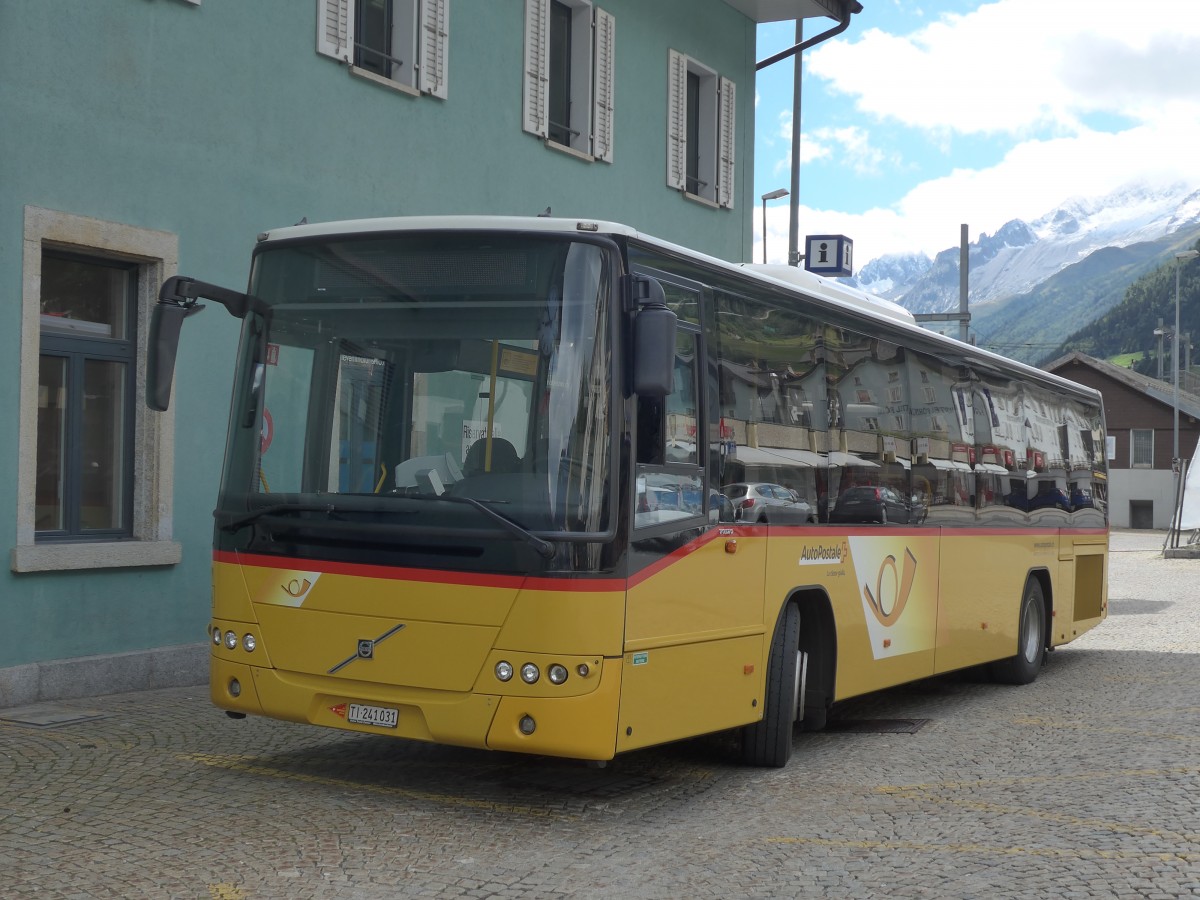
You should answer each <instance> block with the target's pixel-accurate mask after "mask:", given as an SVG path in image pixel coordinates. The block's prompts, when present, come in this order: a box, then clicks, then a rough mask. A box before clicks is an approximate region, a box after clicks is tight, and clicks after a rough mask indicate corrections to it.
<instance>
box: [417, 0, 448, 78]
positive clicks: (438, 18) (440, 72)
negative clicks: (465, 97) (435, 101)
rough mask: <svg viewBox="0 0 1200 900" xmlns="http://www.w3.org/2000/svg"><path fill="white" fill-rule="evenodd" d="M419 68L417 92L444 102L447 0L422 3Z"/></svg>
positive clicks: (418, 54) (418, 55)
mask: <svg viewBox="0 0 1200 900" xmlns="http://www.w3.org/2000/svg"><path fill="white" fill-rule="evenodd" d="M417 40H418V42H419V43H418V47H417V59H418V61H419V65H420V67H421V68H420V73H419V78H420V83H419V84H418V85H417V87H418V89H419V90H421V91H424V92H425V93H426V94H433V96H435V97H441V98H442V99H443V100H445V99H446V76H447V74H448V71H449V70H448V68H447V54H448V51H449V47H450V0H424V2H422V4H421V24H420V33H419V35H418V37H417Z"/></svg>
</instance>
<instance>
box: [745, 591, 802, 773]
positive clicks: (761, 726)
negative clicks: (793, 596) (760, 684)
mask: <svg viewBox="0 0 1200 900" xmlns="http://www.w3.org/2000/svg"><path fill="white" fill-rule="evenodd" d="M799 646H800V610H798V609H797V608H796V605H795V604H794V603H789V604H788V605H787V606H786V607H784V611H783V615H781V616H780V617H779V622H778V623H777V624H776V626H775V636H774V637H773V638H772V639H771V658H770V660H769V661H768V662H767V691H766V697H764V699H763V715H762V720H761V721H758V722H755V723H754V724H753V725H746V726H744V727H743V729H742V760H743V761H744V762H745V763H746V764H747V765H751V766H772V767H774V768H780V767H781V766H784V765H786V764H787V761H788V759H790V758H791V755H792V728H793V727H794V726H795V724H796V709H797V707H798V706H799V705H800V650H799Z"/></svg>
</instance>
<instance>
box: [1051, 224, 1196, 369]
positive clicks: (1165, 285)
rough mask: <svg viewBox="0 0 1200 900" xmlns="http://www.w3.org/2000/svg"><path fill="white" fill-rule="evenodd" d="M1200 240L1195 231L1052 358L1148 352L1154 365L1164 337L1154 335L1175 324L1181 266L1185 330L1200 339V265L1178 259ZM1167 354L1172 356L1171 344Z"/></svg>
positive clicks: (1181, 294)
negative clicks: (1072, 352)
mask: <svg viewBox="0 0 1200 900" xmlns="http://www.w3.org/2000/svg"><path fill="white" fill-rule="evenodd" d="M1198 242H1200V233H1196V232H1193V234H1192V236H1191V239H1190V240H1188V241H1185V242H1182V243H1180V244H1178V245H1176V246H1174V247H1172V248H1170V249H1169V252H1168V253H1167V254H1166V255H1165V257H1159V258H1158V259H1157V260H1156V261H1157V262H1159V263H1160V265H1158V266H1156V267H1155V268H1153V269H1151V270H1150V271H1148V272H1146V273H1144V274H1143V275H1142V276H1141V277H1140V278H1138V279H1137V280H1136V281H1134V282H1133V283H1132V284H1130V285H1129V287H1128V289H1127V290H1126V291H1125V294H1124V297H1123V299H1122V301H1121V302H1120V303H1119V304H1118V305H1117V306H1115V307H1114V308H1112V309H1111V310H1109V311H1108V312H1107V313H1105V314H1104V315H1103V316H1101V317H1099V318H1098V319H1096V320H1095V321H1093V322H1091V323H1090V324H1088V325H1086V326H1084V327H1083V328H1080V329H1079V330H1078V331H1076V332H1074V333H1073V334H1071V335H1070V336H1069V337H1068V338H1067V339H1066V340H1065V341H1064V342H1063V343H1062V344H1061V345H1060V346H1059V347H1058V348H1056V349H1055V350H1054V351H1053V352H1052V353H1051V354H1049V356H1051V357H1055V356H1060V355H1062V354H1063V353H1066V352H1067V351H1069V350H1079V351H1081V352H1083V353H1087V354H1088V355H1089V356H1095V357H1097V358H1100V359H1107V358H1109V357H1112V356H1116V355H1117V354H1120V353H1135V352H1139V351H1146V353H1147V356H1146V361H1147V362H1148V363H1149V364H1150V365H1154V363H1153V362H1152V361H1151V357H1152V356H1153V355H1154V354H1156V353H1157V347H1158V338H1157V337H1155V335H1154V331H1155V329H1156V328H1157V327H1158V323H1159V320H1160V319H1161V320H1162V321H1163V323H1164V324H1165V325H1166V327H1167V328H1169V329H1170V328H1174V325H1175V276H1176V266H1179V267H1180V268H1179V269H1178V274H1179V298H1180V304H1179V311H1180V326H1179V329H1180V331H1181V332H1182V333H1183V334H1190V335H1192V336H1193V337H1194V338H1196V337H1200V262H1198V261H1197V260H1191V261H1189V262H1186V263H1177V262H1176V261H1175V259H1174V252H1175V251H1176V250H1187V249H1194V248H1195V245H1196V244H1197V243H1198ZM1164 259H1165V261H1164ZM1167 340H1168V342H1169V340H1170V338H1168V339H1167ZM1166 352H1167V354H1169V352H1170V349H1169V343H1168V345H1167V350H1166ZM1143 374H1153V373H1150V372H1143Z"/></svg>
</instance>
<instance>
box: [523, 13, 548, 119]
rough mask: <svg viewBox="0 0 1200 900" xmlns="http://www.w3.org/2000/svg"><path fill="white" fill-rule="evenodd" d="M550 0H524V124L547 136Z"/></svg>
mask: <svg viewBox="0 0 1200 900" xmlns="http://www.w3.org/2000/svg"><path fill="white" fill-rule="evenodd" d="M549 31H550V0H525V90H524V92H523V95H522V104H521V107H522V108H521V116H522V122H523V125H522V127H523V128H524V129H525V130H526V131H528V132H531V133H533V134H536V135H537V136H538V137H543V138H544V137H546V134H547V120H548V119H549V117H550V111H549V107H548V104H549V96H548V92H547V89H546V87H547V84H548V82H549V80H550V49H549V46H548V45H549V38H550V35H549Z"/></svg>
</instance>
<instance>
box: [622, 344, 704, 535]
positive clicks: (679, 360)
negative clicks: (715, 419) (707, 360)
mask: <svg viewBox="0 0 1200 900" xmlns="http://www.w3.org/2000/svg"><path fill="white" fill-rule="evenodd" d="M698 350H699V335H698V334H696V333H695V332H692V331H687V330H685V329H682V328H681V329H680V330H679V331H678V332H677V334H676V345H675V375H674V386H673V390H672V392H671V393H670V394H668V395H667V396H666V397H663V398H657V397H639V398H638V406H637V445H636V456H635V459H636V461H637V485H636V490H637V497H636V499H635V504H636V505H635V512H634V522H635V524H636V525H638V526H648V525H658V524H662V523H664V522H670V521H673V520H676V519H688V518H692V517H694V516H700V515H703V514H704V510H705V498H704V488H703V477H702V470H701V467H700V464H699V460H700V455H699V445H700V440H701V435H700V429H699V423H700V420H699V405H698V404H699V391H698V390H697V382H696V379H697V372H696V361H697V358H698Z"/></svg>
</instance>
